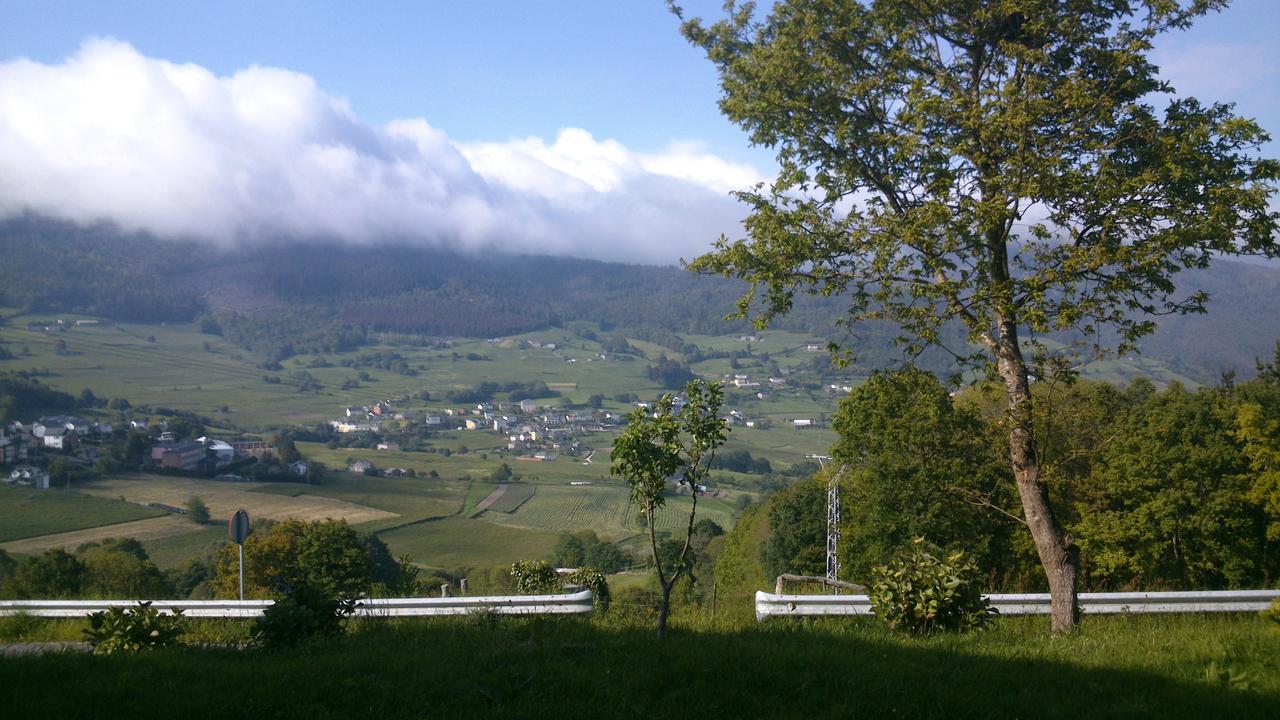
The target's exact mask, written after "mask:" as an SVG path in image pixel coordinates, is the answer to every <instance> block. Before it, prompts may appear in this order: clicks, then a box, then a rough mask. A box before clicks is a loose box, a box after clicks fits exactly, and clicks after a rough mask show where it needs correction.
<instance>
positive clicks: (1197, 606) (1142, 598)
mask: <svg viewBox="0 0 1280 720" xmlns="http://www.w3.org/2000/svg"><path fill="white" fill-rule="evenodd" d="M986 598H987V602H989V603H991V605H992V607H994V608H996V610H998V611H999V612H1000V614H1001V615H1048V614H1049V594H1048V593H1012V594H998V593H997V594H993V595H987V596H986ZM1278 598H1280V590H1213V591H1191V592H1120V593H1080V612H1081V613H1083V614H1086V615H1114V614H1120V613H1137V614H1145V613H1184V612H1258V611H1261V610H1265V609H1267V607H1269V606H1270V604H1271V602H1272V601H1273V600H1276V599H1278ZM873 614H874V611H873V610H872V608H871V600H870V599H869V598H868V597H867V596H866V595H779V594H776V593H767V592H764V591H763V590H761V591H759V592H757V593H756V620H758V621H761V622H763V621H765V620H768V619H769V618H772V617H800V616H822V615H873Z"/></svg>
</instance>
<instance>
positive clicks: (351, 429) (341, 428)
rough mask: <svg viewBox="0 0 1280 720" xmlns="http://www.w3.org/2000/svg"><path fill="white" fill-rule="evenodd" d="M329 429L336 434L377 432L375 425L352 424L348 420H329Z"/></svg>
mask: <svg viewBox="0 0 1280 720" xmlns="http://www.w3.org/2000/svg"><path fill="white" fill-rule="evenodd" d="M329 427H331V428H333V431H334V432H337V433H358V432H377V431H378V425H377V423H370V422H354V421H349V420H330V421H329Z"/></svg>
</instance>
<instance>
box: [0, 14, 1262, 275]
mask: <svg viewBox="0 0 1280 720" xmlns="http://www.w3.org/2000/svg"><path fill="white" fill-rule="evenodd" d="M682 5H684V6H685V8H686V10H687V11H689V12H690V13H691V14H699V15H714V14H716V10H717V9H718V7H719V5H720V2H719V0H710V1H709V2H708V1H706V0H701V1H696V2H695V1H693V0H687V1H686V2H683V3H682ZM1277 37H1280V2H1277V0H1237V2H1235V3H1233V5H1232V6H1231V7H1230V8H1228V9H1227V10H1226V12H1224V13H1222V14H1219V15H1214V16H1210V17H1208V18H1204V19H1202V20H1201V21H1200V22H1199V24H1198V25H1197V26H1196V27H1195V28H1193V29H1192V30H1191V31H1188V32H1182V33H1177V34H1173V35H1170V36H1166V38H1164V39H1163V40H1162V42H1161V44H1160V46H1158V47H1157V49H1156V53H1155V57H1156V60H1157V62H1158V63H1159V64H1160V65H1161V66H1162V68H1164V69H1165V71H1166V75H1167V76H1168V78H1169V79H1170V80H1171V81H1173V82H1174V83H1175V84H1176V85H1177V86H1178V87H1179V88H1180V89H1181V90H1183V91H1186V92H1189V93H1190V94H1194V95H1196V96H1198V97H1201V98H1202V99H1206V100H1234V101H1236V102H1237V103H1238V111H1239V112H1240V113H1241V114H1244V115H1246V116H1250V117H1255V118H1257V119H1258V120H1259V121H1261V123H1262V124H1263V126H1264V127H1267V128H1270V129H1271V130H1272V131H1273V132H1274V133H1278V134H1280V60H1277V58H1280V51H1277V50H1276V49H1275V38H1277ZM93 38H99V39H104V38H105V39H112V40H114V41H116V42H115V43H102V42H99V43H97V44H93V43H90V44H88V45H86V43H87V42H88V41H90V40H91V39H93ZM17 58H26V59H28V60H29V61H31V62H29V63H25V64H24V63H18V62H16V59H17ZM6 63H7V67H8V69H9V70H10V71H11V72H13V73H17V72H18V71H22V72H24V73H28V74H33V77H38V78H41V79H39V80H33V81H32V82H34V85H33V86H24V87H36V88H39V90H40V92H43V93H46V95H49V96H50V97H46V98H44V99H43V100H42V102H46V107H54V105H50V104H49V103H56V102H59V101H61V98H62V96H59V95H57V92H56V91H57V90H60V89H62V88H64V86H65V88H67V90H66V93H67V94H76V93H78V95H77V97H78V98H79V100H80V101H81V103H80V104H79V105H77V106H75V108H74V109H71V108H68V110H67V114H70V115H77V116H80V117H81V118H82V119H86V122H89V121H92V122H98V121H99V118H98V116H99V115H101V116H102V118H104V119H102V120H101V122H104V123H106V122H114V123H116V124H117V125H121V126H128V130H129V133H127V134H129V135H131V137H127V138H125V139H123V140H121V141H120V142H119V143H117V144H115V145H111V146H109V147H106V148H104V147H102V145H103V144H104V143H102V142H96V143H89V142H88V141H85V143H84V144H82V145H76V144H75V142H73V140H74V138H72V140H69V139H68V137H70V136H69V135H65V134H64V135H61V136H57V137H50V138H48V139H47V142H48V147H49V148H52V149H53V150H54V151H56V152H55V155H57V156H58V160H59V161H61V160H63V159H64V158H63V157H62V156H64V155H72V154H76V153H78V154H79V155H80V156H90V160H95V159H96V162H97V165H93V166H92V167H90V168H89V170H88V171H86V172H85V173H84V174H86V175H88V176H93V175H94V173H98V175H99V176H100V177H99V180H100V182H101V184H100V185H99V186H97V187H102V186H103V185H105V186H107V188H108V191H106V192H90V191H89V190H88V189H82V190H81V191H80V193H81V195H82V196H83V197H80V198H78V199H76V201H75V202H74V203H72V204H73V205H74V207H75V208H76V209H75V211H74V212H69V216H70V217H72V219H83V220H86V221H87V220H90V219H93V218H94V217H97V216H101V215H103V214H106V215H108V216H110V217H113V218H114V219H116V220H117V221H120V222H122V224H124V225H126V226H135V227H138V228H142V229H151V230H155V231H157V232H162V233H166V232H172V233H179V234H194V235H207V236H210V237H215V236H222V235H253V234H255V233H258V234H263V235H269V234H271V233H280V232H285V233H299V234H307V233H326V232H327V233H334V234H338V235H344V236H353V237H352V239H355V240H371V239H373V237H372V234H377V233H381V234H390V235H396V234H402V235H406V236H412V235H413V234H414V233H416V232H419V231H420V230H421V228H423V227H427V228H430V232H432V233H437V234H443V235H449V234H452V235H456V236H458V237H461V238H462V240H461V242H464V243H469V244H473V245H483V244H484V243H486V242H492V240H493V238H494V237H495V235H503V236H504V237H505V236H508V235H519V236H521V237H522V240H521V241H520V242H517V243H515V247H517V248H518V249H526V250H535V251H546V252H567V253H574V254H586V255H594V256H598V257H623V258H627V259H640V260H662V261H669V260H673V259H675V258H676V257H678V256H682V255H683V256H689V255H691V254H694V253H696V252H698V251H700V250H702V249H704V248H705V247H706V246H707V243H708V242H709V241H710V240H711V239H713V238H714V237H715V236H716V235H718V234H719V233H720V232H729V233H733V231H734V227H735V225H736V220H735V218H736V217H738V216H740V209H738V208H737V207H736V205H734V204H733V203H732V201H730V200H728V198H727V197H726V194H727V190H728V189H729V188H730V187H731V186H733V185H735V184H741V183H742V182H745V181H747V180H750V179H760V178H763V177H766V176H767V175H768V174H769V171H770V165H771V163H770V159H771V158H770V154H769V153H768V152H767V151H766V150H764V149H759V148H757V149H752V148H750V147H748V143H747V140H746V138H745V136H744V135H743V133H742V132H741V131H739V130H738V129H737V128H735V127H734V126H732V125H731V124H730V123H728V122H727V121H726V120H724V119H723V118H722V117H721V116H720V114H719V112H718V110H717V108H716V99H717V97H718V94H719V90H718V86H717V83H716V76H715V72H714V70H713V69H712V67H711V65H710V64H709V63H708V62H707V61H706V60H705V58H703V57H702V55H701V53H700V52H698V51H697V50H695V49H693V48H692V47H690V46H689V45H687V44H686V43H685V41H684V40H683V39H682V38H681V37H680V35H679V32H678V28H677V21H676V19H675V18H673V17H672V16H671V15H670V14H669V13H668V12H667V11H666V8H665V4H664V3H662V2H660V0H624V1H621V2H607V1H606V2H601V1H600V0H596V1H594V2H586V1H581V0H562V1H558V2H529V0H524V1H523V2H485V1H484V0H475V1H473V2H451V3H445V2H414V3H408V2H405V3H389V2H388V3H352V2H342V3H337V2H333V3H320V2H306V3H304V2H253V3H250V2H221V3H185V2H173V1H172V0H169V2H111V3H99V2H82V3H69V2H54V1H50V0H44V1H41V2H28V1H26V0H8V1H7V2H5V3H4V4H3V5H0V68H3V67H5V64H6ZM255 66H257V67H258V68H268V69H271V68H279V69H283V70H287V71H290V72H289V73H284V74H279V73H274V71H254V70H252V68H254V67H255ZM104 68H110V69H111V72H112V73H124V75H110V76H108V75H105V74H103V73H105V72H106V71H105V70H104ZM183 68H186V69H188V70H189V69H191V68H195V70H198V71H199V72H196V73H194V75H199V77H194V76H191V77H188V76H189V75H192V73H187V72H186V70H184V69H183ZM55 70H56V71H57V72H54V71H55ZM156 73H161V74H166V75H167V76H168V80H167V81H165V82H158V81H156V79H155V78H156V77H157V75H156ZM107 77H110V78H112V79H109V80H108V79H104V78H107ZM125 77H127V78H130V79H128V80H118V79H117V78H125ZM231 78H239V80H237V81H235V82H232V81H231V80H230V79H231ZM72 79H76V80H75V81H74V82H73V81H72ZM116 82H120V83H121V84H122V86H124V87H126V88H128V89H131V90H136V92H134V93H132V94H129V93H124V95H125V97H124V99H123V100H117V99H116V98H112V99H111V100H110V101H109V102H108V105H109V107H108V108H106V109H103V108H101V107H100V106H94V105H91V104H86V103H88V102H89V101H88V100H86V99H85V98H88V97H96V96H95V95H94V93H96V92H97V89H100V87H99V86H100V85H102V84H103V83H107V84H112V83H116ZM50 87H53V88H54V90H49V88H50ZM72 88H79V89H78V90H74V92H73V90H72ZM85 88H89V89H88V90H85ZM175 88H178V89H180V90H181V91H182V92H185V93H188V97H187V98H186V99H185V100H184V102H183V103H179V104H174V103H171V102H170V100H171V96H172V94H173V92H174V89H175ZM193 88H195V89H193ZM30 92H31V93H34V92H36V90H34V89H31V90H30ZM222 95H225V96H226V97H221V96H222ZM213 96H219V98H220V99H210V98H212V97H213ZM193 97H194V98H197V100H198V101H199V102H200V103H203V104H202V105H200V107H199V108H198V112H197V111H195V110H192V103H193V102H195V101H193V100H191V98H193ZM264 98H275V99H277V100H278V101H280V102H291V103H294V105H295V106H296V107H302V108H309V109H308V110H306V111H305V112H303V111H299V113H298V114H297V116H296V117H294V118H293V119H292V125H290V126H289V127H288V128H282V127H272V128H268V130H270V132H272V133H275V135H271V136H270V137H279V138H284V139H283V140H281V143H285V144H287V143H288V142H295V141H296V145H297V153H296V154H282V155H281V156H280V158H282V159H281V160H280V163H278V164H275V165H271V164H270V163H266V162H265V161H264V160H263V156H262V153H258V154H251V153H248V152H245V153H243V156H237V157H232V158H230V159H228V158H225V157H222V155H226V154H227V153H225V152H223V153H221V154H219V153H218V152H216V149H217V148H213V149H210V148H207V147H205V146H206V145H208V144H209V142H210V140H209V138H210V137H215V136H216V138H217V139H218V140H217V141H218V142H227V143H235V145H234V147H236V148H237V152H236V153H231V154H232V155H237V153H239V150H238V148H239V147H241V146H247V145H251V144H253V143H255V142H260V141H262V140H263V138H264V137H268V136H267V135H263V132H266V131H264V130H263V127H264V126H263V124H262V122H261V121H260V119H257V116H254V115H253V113H254V112H256V110H255V108H260V107H262V106H263V103H266V102H268V100H267V99H264ZM130 102H132V103H133V105H132V106H130V105H129V103H130ZM149 103H150V104H149ZM226 107H234V108H235V109H236V112H237V113H239V115H238V116H237V117H238V120H237V124H236V125H235V127H234V128H231V129H219V130H218V131H217V132H216V133H210V132H205V131H204V130H201V128H205V127H206V126H207V125H208V124H209V123H210V122H211V121H210V120H209V119H208V118H209V117H223V116H225V115H226V114H227V113H228V112H230V111H227V110H225V108H226ZM246 107H248V108H249V110H245V108H246ZM246 112H247V113H248V114H249V116H250V119H249V121H245V120H244V115H245V113H246ZM131 113H132V114H131ZM199 113H207V114H206V115H200V114H199ZM172 117H180V118H182V120H181V122H176V121H175V122H169V121H168V119H170V118H172ZM412 119H418V120H415V121H414V122H413V123H405V122H404V121H405V120H412ZM397 121H399V122H398V124H397ZM246 122H247V123H248V124H247V125H246ZM277 124H278V123H277ZM388 124H391V125H388ZM86 127H87V126H86ZM175 127H176V128H177V129H176V130H175ZM193 128H195V129H194V130H193ZM82 129H83V128H82ZM566 129H569V130H568V131H567V132H566ZM55 130H61V128H55ZM170 131H173V132H174V133H175V134H174V135H172V136H171V135H169V134H167V133H169V132H170ZM51 132H52V131H51ZM67 132H68V133H69V132H71V131H70V130H68V131H67ZM237 133H240V134H237ZM193 138H194V140H192V139H193ZM186 140H192V141H193V142H196V144H195V149H194V150H189V147H190V146H189V145H183V144H182V143H183V142H184V141H186ZM2 141H3V138H0V145H2V144H3V143H2ZM197 141H198V142H197ZM27 144H28V145H32V144H35V143H31V142H28V143H27ZM334 144H337V145H347V146H350V147H353V148H356V149H357V150H358V151H359V152H357V153H356V155H357V156H356V157H352V156H347V155H342V154H341V153H338V152H329V151H325V152H317V151H315V148H316V147H327V146H329V145H334ZM406 148H408V149H406ZM270 149H271V148H268V150H270ZM19 150H21V151H23V152H26V151H27V150H29V148H26V147H23V148H19ZM73 151H74V152H73ZM166 151H168V154H166ZM203 151H207V152H204V154H202V152H203ZM1267 151H1268V153H1269V154H1270V155H1272V156H1276V155H1280V143H1277V142H1275V141H1273V142H1272V143H1271V144H1270V146H1269V147H1268V149H1267ZM263 152H267V150H264V151H263ZM95 153H96V155H95ZM174 154H182V155H184V156H185V155H187V154H190V156H191V157H190V162H189V163H188V165H189V168H190V169H188V168H187V167H185V166H184V167H183V168H182V169H181V171H179V170H178V169H177V168H178V166H179V165H180V164H181V163H178V162H177V161H176V160H175V159H174V158H173V157H172V155H174ZM419 154H420V155H422V157H427V158H430V162H428V163H426V164H425V165H424V164H421V163H419V164H418V165H415V164H414V163H415V162H417V161H418V160H420V159H421V158H419V157H418V155H419ZM134 155H140V156H147V157H150V160H148V162H149V163H150V164H149V165H146V166H145V167H144V166H142V165H141V164H139V166H138V167H131V166H130V167H126V170H125V171H120V170H118V169H117V170H116V171H114V172H115V174H110V173H108V172H107V166H108V165H110V164H111V163H112V162H114V160H117V159H119V158H120V157H121V156H129V157H130V159H132V156H134ZM409 155H412V156H413V157H409ZM32 157H33V156H30V155H22V154H18V155H15V156H13V158H11V159H9V160H6V162H12V163H14V166H17V165H18V164H22V165H23V166H26V165H27V164H28V162H29V161H32V160H31V158H32ZM42 157H43V156H42ZM370 158H373V159H374V160H376V161H377V162H371V161H370ZM264 163H265V164H264ZM70 167H71V166H69V165H67V166H62V167H61V171H67V170H68V168H70ZM264 167H266V168H267V170H263V171H262V173H261V177H257V176H255V173H257V172H258V171H259V170H260V169H262V168H264ZM297 167H312V168H319V169H320V171H323V172H324V173H326V174H327V175H329V176H331V177H332V178H339V179H342V180H343V182H345V183H346V184H339V183H338V180H334V181H333V182H331V183H329V184H327V185H326V184H322V185H320V186H312V185H306V186H301V185H298V183H299V180H298V179H297V177H295V176H294V172H293V169H294V168H297ZM511 168H514V170H512V169H511ZM2 171H3V169H0V172H2ZM177 172H181V173H182V174H181V175H180V176H179V177H178V179H177V180H175V179H174V177H175V176H174V174H173V173H177ZM202 172H203V173H204V175H203V176H201V175H200V173H202ZM201 177H204V180H201V181H197V180H199V178H201ZM191 178H196V180H192V179H191ZM211 178H212V179H211ZM188 181H189V182H188ZM10 182H11V184H15V185H16V184H18V181H17V180H15V179H11V180H10ZM20 184H21V186H22V188H23V189H24V191H25V190H26V189H28V188H35V189H34V190H31V193H32V197H33V198H36V200H33V201H32V202H31V203H29V204H30V205H32V206H34V207H37V208H42V209H45V210H47V209H48V206H49V204H50V203H55V200H54V197H55V195H56V194H58V193H62V194H67V193H69V192H70V191H68V189H67V188H66V183H65V179H64V178H60V176H59V175H58V174H57V172H54V171H53V170H51V171H50V172H49V173H47V174H46V175H43V176H38V177H34V178H22V179H21V182H20ZM286 186H287V187H289V188H291V190H290V192H289V193H284V192H283V191H280V190H279V188H281V187H286ZM438 187H447V188H448V189H449V192H447V193H444V192H440V193H437V194H435V195H433V192H435V190H433V188H435V189H438ZM3 188H4V178H3V177H2V176H0V189H3ZM139 188H141V190H138V189H139ZM210 188H212V189H210ZM352 188H356V189H355V190H352ZM371 188H372V189H371ZM42 192H44V194H43V195H42V194H41V193H42ZM148 193H150V196H151V197H153V198H154V197H156V196H157V195H160V196H163V197H164V200H165V202H164V203H163V205H164V207H156V206H155V203H152V204H151V205H148V204H147V203H145V202H142V201H141V200H138V197H139V196H142V195H147V194H148ZM250 193H251V194H253V196H254V197H261V196H266V197H268V198H271V197H272V194H273V193H276V194H277V195H278V196H277V197H275V198H274V199H271V200H270V202H272V203H274V204H273V205H270V207H271V208H272V210H273V211H275V210H277V209H278V212H276V213H275V214H276V215H278V216H279V217H277V218H274V219H273V221H272V223H271V224H268V225H266V226H260V225H261V224H260V223H259V224H255V223H254V221H253V220H252V219H251V218H250V219H246V218H245V215H246V213H248V214H252V212H251V211H250V210H246V209H245V205H246V203H247V202H249V201H248V200H246V195H248V194H250ZM361 193H365V194H364V195H361ZM299 194H302V195H305V196H306V198H307V201H306V202H301V201H296V196H297V195H299ZM99 195H100V196H101V197H99ZM286 195H287V197H286ZM353 195H355V196H359V198H358V200H353V199H352V196H353ZM210 197H213V198H214V201H209V202H206V201H205V200H206V199H207V198H210ZM37 200H38V202H37ZM295 201H296V202H295ZM3 203H4V199H3V198H0V212H3V211H5V210H6V209H7V210H9V211H12V210H14V207H13V206H12V204H11V205H10V206H9V207H7V208H6V207H5V206H4V204H3ZM42 203H43V204H42ZM308 203H310V204H308ZM55 204H56V203H55ZM406 205H410V206H412V207H413V208H414V212H412V213H408V214H406V213H403V212H401V211H399V210H397V209H396V208H402V207H405V206H406ZM121 207H123V208H125V209H124V210H120V209H119V208H121ZM317 207H319V208H321V209H320V210H319V211H318V210H316V208H317ZM330 208H332V213H331V214H330V213H328V212H327V210H329V209H330ZM237 213H238V214H239V215H237ZM390 216H394V217H390ZM229 217H230V218H231V219H228V218H229ZM360 228H365V229H364V230H361V229H360ZM513 228H515V230H513Z"/></svg>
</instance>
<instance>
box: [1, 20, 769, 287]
mask: <svg viewBox="0 0 1280 720" xmlns="http://www.w3.org/2000/svg"><path fill="white" fill-rule="evenodd" d="M761 179H763V178H762V177H761V176H760V175H759V174H758V173H757V172H756V171H755V170H754V169H752V168H750V167H746V166H742V165H735V164H732V163H729V162H726V161H724V160H723V159H721V158H718V157H716V156H714V155H711V154H709V153H707V152H706V151H705V150H704V149H703V148H701V147H699V146H698V145H696V144H676V145H672V146H670V147H668V148H667V149H666V150H664V151H662V152H660V153H656V154H643V153H637V152H633V151H632V150H629V149H628V148H626V147H624V146H623V145H621V144H620V143H618V142H616V141H613V140H597V139H596V138H594V137H592V135H591V134H590V133H589V132H587V131H585V130H580V129H573V128H569V129H565V130H562V131H560V133H559V135H558V136H557V137H556V138H555V140H554V141H553V142H547V141H546V140H544V139H541V138H536V137H531V138H525V139H515V140H508V141H505V142H488V143H477V144H461V143H456V142H453V141H451V140H450V139H449V138H448V137H447V136H446V135H445V134H444V133H443V132H442V131H441V130H439V129H437V128H433V127H432V126H431V125H429V124H428V122H427V121H426V120H424V119H407V120H396V121H393V122H390V123H388V124H387V125H385V126H374V125H370V124H367V123H364V122H362V121H361V120H360V119H359V118H358V117H356V115H355V114H354V113H353V112H352V111H351V109H350V108H349V107H348V106H347V105H346V103H345V102H343V101H342V100H341V99H339V98H335V97H333V96H330V95H328V94H326V93H325V92H324V91H323V90H321V89H319V88H318V87H316V84H315V81H314V80H313V79H312V78H311V77H309V76H307V75H304V74H301V73H297V72H291V71H288V70H281V69H277V68H266V67H257V66H255V67H250V68H248V69H246V70H242V71H240V72H237V73H235V74H234V75H231V76H230V77H218V76H217V75H215V74H214V73H212V72H210V71H208V70H207V69H205V68H203V67H200V66H198V65H192V64H184V65H179V64H174V63H170V62H166V61H164V60H157V59H155V58H148V57H145V56H143V55H141V54H140V53H139V52H138V51H137V50H135V49H134V48H133V47H132V46H130V45H128V44H127V43H123V42H118V41H114V40H91V41H89V42H87V43H85V44H84V45H83V46H82V47H81V48H80V50H79V52H77V53H76V54H75V55H73V56H72V57H70V58H68V59H67V60H66V61H65V62H63V63H61V64H56V65H46V64H41V63H36V62H32V61H30V60H26V59H19V60H13V61H9V62H5V63H0V216H7V215H13V214H17V213H22V212H27V211H34V212H37V213H41V214H45V215H50V216H53V217H57V218H62V219H68V220H72V221H76V222H94V221H100V220H110V221H114V222H115V223H117V224H119V225H120V226H122V227H123V228H126V229H130V230H147V231H150V232H153V233H156V234H159V235H163V236H189V237H190V236H194V237H198V238H203V239H207V240H209V241H212V242H218V243H226V244H229V243H234V242H241V241H250V242H254V241H268V240H271V239H273V238H279V237H290V238H301V239H306V238H340V239H344V240H348V241H351V242H361V243H372V242H377V241H380V240H385V239H394V240H399V241H403V240H413V241H420V242H424V243H433V244H438V245H443V246H450V247H458V248H465V249H485V248H491V247H493V248H503V249H507V250H511V251H516V252H534V253H541V254H565V255H576V256H583V257H594V258H600V259H608V260H632V261H645V262H671V261H673V260H675V259H677V258H678V257H681V256H683V257H690V256H692V255H695V254H697V253H699V252H701V251H703V250H705V249H706V248H707V247H708V246H709V244H710V242H711V241H712V240H714V239H715V238H716V237H717V236H719V234H720V233H729V234H733V233H735V232H736V230H737V228H738V223H739V221H740V219H741V218H742V216H743V214H744V211H743V208H742V206H740V205H739V204H738V203H737V202H736V201H734V200H733V199H732V198H731V197H729V196H728V193H729V191H730V190H733V189H740V188H745V187H747V186H749V185H751V184H753V183H755V182H757V181H759V180H761Z"/></svg>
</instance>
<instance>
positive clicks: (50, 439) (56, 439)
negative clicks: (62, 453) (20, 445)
mask: <svg viewBox="0 0 1280 720" xmlns="http://www.w3.org/2000/svg"><path fill="white" fill-rule="evenodd" d="M36 427H39V425H37V426H36ZM41 437H42V438H43V440H44V446H45V447H47V448H53V449H54V450H74V449H75V447H76V445H79V444H80V434H79V433H77V432H76V431H75V430H68V429H66V428H64V427H46V428H44V433H43V435H42V436H41Z"/></svg>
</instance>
